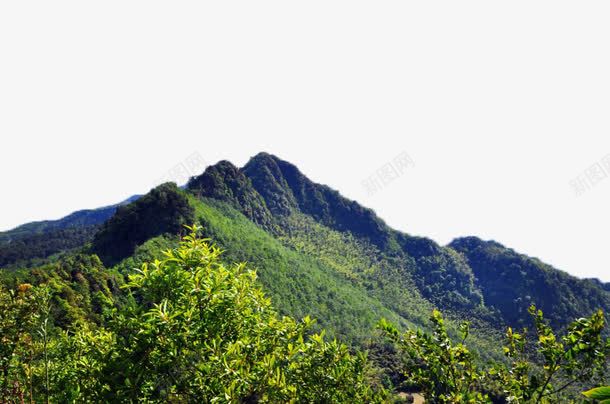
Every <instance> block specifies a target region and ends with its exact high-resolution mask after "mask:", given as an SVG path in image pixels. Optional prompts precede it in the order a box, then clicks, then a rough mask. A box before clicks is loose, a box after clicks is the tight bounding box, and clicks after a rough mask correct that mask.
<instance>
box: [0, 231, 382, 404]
mask: <svg viewBox="0 0 610 404" xmlns="http://www.w3.org/2000/svg"><path fill="white" fill-rule="evenodd" d="M192 231H193V233H191V234H190V235H188V236H186V237H184V238H183V240H182V242H181V243H180V245H179V247H178V248H176V249H173V250H168V251H167V252H165V253H164V257H163V259H162V260H155V261H153V262H151V263H146V264H143V265H142V267H141V269H140V270H139V271H138V272H137V273H135V274H133V275H132V276H130V277H129V282H127V283H126V284H125V285H124V288H126V289H127V290H128V291H129V294H130V299H128V300H127V302H126V303H125V304H123V305H120V306H119V305H116V304H114V302H113V301H112V300H111V299H108V300H106V307H104V308H103V310H102V311H103V313H104V321H103V324H101V325H96V324H95V322H90V321H81V322H79V323H78V324H72V326H68V327H66V328H61V327H58V326H56V325H55V324H54V319H53V315H52V313H53V308H52V302H53V292H52V291H51V288H50V287H49V286H38V287H34V286H32V285H31V284H28V283H22V284H19V285H18V286H17V287H16V288H14V289H10V290H7V289H6V288H2V289H0V340H1V344H0V402H3V403H4V402H23V401H25V400H28V401H33V402H34V401H47V402H49V401H51V402H108V401H113V402H117V401H118V402H130V401H152V402H154V401H175V402H210V401H220V402H238V401H244V402H290V401H304V402H351V401H356V402H375V401H381V400H383V398H384V397H385V393H384V390H383V389H382V388H380V387H376V386H375V384H374V383H371V381H370V377H369V372H370V369H369V366H368V364H367V361H366V358H365V356H364V355H363V354H352V353H350V352H349V349H348V348H347V346H345V345H343V344H341V343H339V342H337V341H330V342H327V341H325V339H324V337H323V334H316V333H312V332H310V329H311V325H312V321H311V320H310V319H309V318H307V317H306V318H305V319H303V320H302V321H295V320H293V319H291V318H288V317H280V316H279V315H278V314H277V313H276V312H275V310H274V309H273V307H272V305H271V303H270V300H269V299H268V298H267V297H266V296H265V295H264V293H263V292H262V290H261V289H260V287H259V286H258V285H257V284H256V275H255V273H254V272H252V271H250V270H248V269H247V268H246V267H245V266H244V265H243V264H241V265H232V266H225V265H223V264H222V263H221V261H220V259H219V256H220V250H219V249H218V248H216V247H215V246H213V245H210V244H209V243H208V242H207V240H204V239H199V238H198V237H197V236H196V235H195V231H196V228H192Z"/></svg>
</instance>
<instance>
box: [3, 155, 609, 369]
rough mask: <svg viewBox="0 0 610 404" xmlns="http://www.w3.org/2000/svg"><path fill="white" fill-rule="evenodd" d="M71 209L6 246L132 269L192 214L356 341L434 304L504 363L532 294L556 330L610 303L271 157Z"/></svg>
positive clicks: (537, 266) (592, 288) (502, 251)
mask: <svg viewBox="0 0 610 404" xmlns="http://www.w3.org/2000/svg"><path fill="white" fill-rule="evenodd" d="M74 215H75V216H74V217H72V218H71V219H69V220H68V218H64V219H62V220H63V224H62V225H60V224H53V225H51V224H46V225H44V226H43V225H34V224H30V225H26V226H22V227H20V228H18V229H20V230H19V231H17V230H18V229H15V230H13V233H11V235H12V236H8V235H7V233H3V234H2V235H1V237H0V240H4V241H3V243H4V244H3V246H5V247H6V246H11V247H12V246H14V245H16V244H15V243H17V242H18V241H19V239H18V237H25V238H22V239H21V244H19V245H20V246H21V247H20V248H19V249H18V251H23V252H22V253H21V255H22V256H28V254H30V255H31V256H32V257H36V258H39V257H40V258H45V257H48V256H49V252H52V253H53V254H57V253H64V254H68V255H69V254H72V251H73V250H74V249H75V248H80V250H81V252H84V253H87V254H96V255H97V256H99V258H100V259H101V260H102V262H103V265H104V267H106V268H109V271H111V273H113V274H123V275H125V274H129V273H130V272H131V271H132V270H133V268H134V267H137V266H139V264H140V263H141V262H143V261H145V260H149V259H151V258H154V257H155V256H158V254H159V251H160V250H161V249H164V248H169V247H171V246H173V245H175V244H176V242H177V240H178V235H180V234H181V233H182V232H183V231H184V227H183V225H185V224H190V223H198V224H201V225H203V227H204V235H205V236H206V237H209V238H211V239H213V240H214V242H216V243H217V244H218V245H219V247H221V248H222V249H223V250H226V251H227V252H226V253H225V255H224V256H223V257H224V260H226V261H227V262H248V263H249V264H250V265H252V266H254V267H255V268H256V269H257V271H258V274H259V277H260V280H261V282H262V284H263V286H264V288H265V290H266V291H267V293H268V294H269V295H270V297H271V298H272V299H273V301H274V304H275V306H276V307H277V308H278V310H280V312H281V313H283V314H287V315H291V316H293V317H297V318H299V317H304V316H306V315H312V316H313V317H315V318H317V319H318V321H319V325H320V327H324V328H326V329H327V330H328V332H329V333H331V334H332V335H334V336H338V337H340V338H341V339H343V340H345V341H350V342H352V343H354V344H359V345H366V344H369V343H370V336H371V333H372V330H373V329H374V327H375V324H376V323H377V321H378V320H379V319H380V318H381V317H385V318H388V319H390V320H391V321H393V322H395V323H397V324H400V325H401V326H417V327H421V328H425V327H427V324H428V322H427V319H428V317H429V313H430V311H431V310H432V308H435V307H438V308H440V309H442V310H443V311H444V312H445V313H447V315H448V325H449V328H450V331H451V332H452V333H454V334H455V333H456V332H457V322H458V321H459V320H463V319H467V320H469V321H471V322H472V323H473V330H472V336H473V344H474V347H475V350H477V351H478V352H479V353H480V354H481V355H482V356H483V357H496V358H499V357H501V356H502V353H501V351H500V347H499V346H498V344H497V340H498V338H499V335H500V334H501V333H502V332H503V329H504V327H505V326H506V325H511V326H515V327H519V326H527V325H529V321H530V320H529V316H528V315H527V307H528V306H529V305H530V304H532V303H535V304H536V305H538V306H540V307H541V308H542V309H543V310H544V311H545V314H546V315H547V316H548V317H549V318H550V319H551V322H552V323H553V325H555V326H558V327H565V326H566V325H567V324H568V322H569V321H571V320H573V319H575V318H577V317H581V316H585V315H589V314H590V313H591V312H592V311H594V310H595V309H597V308H602V309H604V310H606V311H607V310H608V309H610V293H609V292H608V289H609V288H608V287H607V285H604V284H602V283H601V282H599V281H596V280H581V279H577V278H575V277H573V276H570V275H569V274H567V273H565V272H562V271H559V270H557V269H555V268H553V267H551V266H550V265H547V264H544V263H542V262H540V261H539V260H536V259H534V258H530V257H527V256H525V255H521V254H518V253H517V252H515V251H513V250H511V249H509V248H506V247H504V246H502V245H501V244H499V243H496V242H493V241H482V240H480V239H478V238H475V237H467V238H460V239H456V240H454V241H453V242H452V243H450V244H449V245H447V246H442V245H439V244H437V243H435V242H434V241H433V240H430V239H427V238H424V237H416V236H413V235H410V234H407V233H403V232H399V231H396V230H394V229H392V228H391V227H389V226H388V225H387V224H386V223H385V222H384V221H383V220H382V219H381V218H379V217H378V216H377V215H376V214H375V212H374V211H372V210H371V209H368V208H365V207H363V206H361V205H360V204H358V203H357V202H355V201H352V200H349V199H347V198H345V197H343V196H342V195H341V194H340V193H339V192H337V191H336V190H333V189H331V188H329V187H328V186H325V185H321V184H317V183H315V182H313V181H311V180H310V179H308V178H307V177H306V176H305V175H304V174H303V173H302V172H301V171H300V170H299V169H298V168H297V167H296V166H294V165H293V164H291V163H289V162H286V161H284V160H281V159H280V158H278V157H276V156H273V155H271V154H268V153H260V154H258V155H256V156H254V157H253V158H252V159H250V161H249V162H248V163H247V164H246V165H245V166H244V167H242V168H239V167H236V166H235V165H233V164H232V163H230V162H228V161H221V162H219V163H217V164H215V165H213V166H210V167H208V168H207V169H206V170H205V172H204V173H202V174H201V175H199V176H196V177H193V178H192V179H191V180H190V181H189V182H188V184H187V186H186V187H184V188H179V187H177V186H176V185H175V184H163V185H161V186H159V187H157V188H155V189H153V190H152V191H151V192H150V193H148V194H147V195H145V196H142V197H140V198H138V199H137V200H134V201H132V202H130V203H128V204H125V205H123V206H120V207H110V208H105V209H102V210H97V211H89V213H81V212H77V213H75V214H74ZM71 216H73V215H71ZM68 224H69V225H68ZM34 229H35V230H34ZM40 229H42V230H40ZM67 229H69V231H72V232H82V234H81V233H79V235H78V237H74V240H73V242H70V243H68V245H66V246H62V245H60V244H59V243H57V245H53V248H50V249H49V250H48V251H47V250H45V251H43V252H41V251H38V250H39V249H40V248H39V247H38V245H39V244H36V243H30V242H29V241H27V240H29V239H27V237H36V236H40V237H41V238H42V239H45V238H48V239H49V240H58V239H60V238H61V237H60V236H59V235H60V234H61V233H56V232H59V231H66V230H67ZM7 240H10V241H7ZM24 240H25V241H24ZM29 249H31V250H32V251H31V252H30V251H29ZM6 251H11V248H10V247H7V250H6ZM17 261H19V260H18V259H13V261H11V262H13V263H15V262H17ZM20 276H21V275H20ZM24 276H25V275H24ZM66 279H69V277H68V278H66ZM117 282H118V281H117ZM119 283H120V282H119Z"/></svg>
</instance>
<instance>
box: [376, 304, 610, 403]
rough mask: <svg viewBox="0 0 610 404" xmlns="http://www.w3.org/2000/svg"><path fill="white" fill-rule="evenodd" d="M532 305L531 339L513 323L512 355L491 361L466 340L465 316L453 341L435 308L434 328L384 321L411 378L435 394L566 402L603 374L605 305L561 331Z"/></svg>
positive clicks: (607, 352)
mask: <svg viewBox="0 0 610 404" xmlns="http://www.w3.org/2000/svg"><path fill="white" fill-rule="evenodd" d="M529 312H530V314H531V315H532V317H533V320H534V324H535V333H534V334H535V337H534V338H533V339H531V340H530V339H528V338H527V330H523V331H522V332H515V331H514V330H513V329H512V328H508V330H507V332H506V345H505V347H504V353H505V355H506V358H507V360H506V361H504V362H501V363H493V364H490V365H487V366H485V365H482V364H481V363H480V362H479V361H477V358H476V356H475V355H474V354H473V353H472V352H471V351H470V350H469V349H468V347H467V346H466V345H465V342H466V340H467V338H468V335H469V324H468V323H462V324H461V327H460V332H461V335H460V336H459V339H458V340H457V341H454V340H452V338H451V337H450V336H449V334H448V332H447V329H446V326H445V323H444V319H443V316H442V315H441V313H440V312H439V311H437V310H435V311H434V312H433V313H432V317H431V322H432V326H433V327H432V332H431V333H425V332H422V331H420V330H417V331H416V330H408V331H406V332H405V333H404V334H401V333H400V332H399V330H398V329H397V328H396V327H395V326H394V325H392V324H390V323H388V322H386V321H383V320H382V321H381V322H380V324H379V327H380V329H382V330H383V332H384V334H385V335H386V336H387V337H388V338H389V339H390V340H391V341H392V342H394V343H395V344H396V346H397V348H398V349H399V351H400V352H401V354H402V358H403V361H404V367H403V370H404V374H405V376H406V378H407V383H410V384H412V386H414V387H417V388H418V389H419V390H421V391H422V392H423V393H424V395H425V396H426V397H429V398H430V400H431V401H432V402H439V403H463V402H464V403H488V402H516V403H562V402H570V401H572V400H573V399H574V393H575V392H577V391H578V389H579V388H581V387H582V386H587V385H589V384H597V385H600V384H603V383H604V382H605V376H606V372H607V365H608V358H609V357H610V340H608V339H605V338H603V337H602V332H603V330H604V327H605V321H604V314H603V313H602V312H601V311H598V312H597V313H595V314H593V315H592V316H591V317H589V318H581V319H578V320H577V321H575V322H573V323H572V324H571V325H570V326H569V327H568V329H567V331H566V333H565V335H563V336H561V337H558V336H556V334H555V333H554V331H553V330H552V329H551V327H550V326H549V325H548V323H547V321H546V320H545V319H544V317H543V314H542V311H540V310H537V309H536V307H534V306H531V307H530V309H529ZM586 394H588V395H589V396H591V395H592V394H593V393H592V392H589V393H586ZM583 398H584V397H583Z"/></svg>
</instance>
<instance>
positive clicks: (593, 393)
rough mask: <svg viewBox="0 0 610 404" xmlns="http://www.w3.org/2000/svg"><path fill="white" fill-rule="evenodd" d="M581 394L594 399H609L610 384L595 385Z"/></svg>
mask: <svg viewBox="0 0 610 404" xmlns="http://www.w3.org/2000/svg"><path fill="white" fill-rule="evenodd" d="M582 394H584V395H585V396H586V397H588V398H592V399H594V400H610V386H604V387H597V388H595V389H591V390H589V391H585V392H584V393H582Z"/></svg>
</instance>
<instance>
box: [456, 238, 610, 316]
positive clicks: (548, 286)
mask: <svg viewBox="0 0 610 404" xmlns="http://www.w3.org/2000/svg"><path fill="white" fill-rule="evenodd" d="M451 247H452V248H454V249H455V250H456V251H459V252H460V253H461V254H462V255H463V256H464V257H465V258H466V260H467V262H468V265H469V266H470V268H472V271H473V272H474V274H475V276H476V279H477V284H478V285H479V287H480V289H481V290H482V291H483V294H484V299H485V303H486V304H487V305H488V306H490V307H493V308H495V309H497V310H498V311H499V315H500V316H501V317H502V318H503V319H504V321H506V322H507V323H508V324H510V325H512V326H523V325H529V324H530V322H529V321H528V316H527V313H528V308H529V306H530V305H532V304H535V305H536V306H538V307H540V309H542V310H543V311H544V312H545V313H547V316H548V318H549V319H550V321H551V324H553V326H555V327H565V326H566V325H567V322H566V319H573V318H577V317H579V316H582V315H583V314H586V313H592V312H593V311H595V310H597V309H599V308H603V309H605V310H608V309H609V308H610V293H608V292H607V291H606V290H604V289H603V288H602V287H600V283H599V282H598V283H596V282H592V281H590V280H583V279H577V278H574V277H572V276H570V275H568V274H567V273H565V272H561V271H558V270H556V269H555V268H553V267H551V266H549V265H546V264H544V263H542V262H540V261H539V260H537V259H535V258H530V257H527V256H525V255H522V254H518V253H516V252H515V251H513V250H511V249H508V248H506V247H504V246H502V245H501V244H499V243H496V242H491V241H490V242H485V241H482V240H480V239H478V238H476V237H468V238H462V239H458V240H455V241H453V242H452V243H451Z"/></svg>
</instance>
